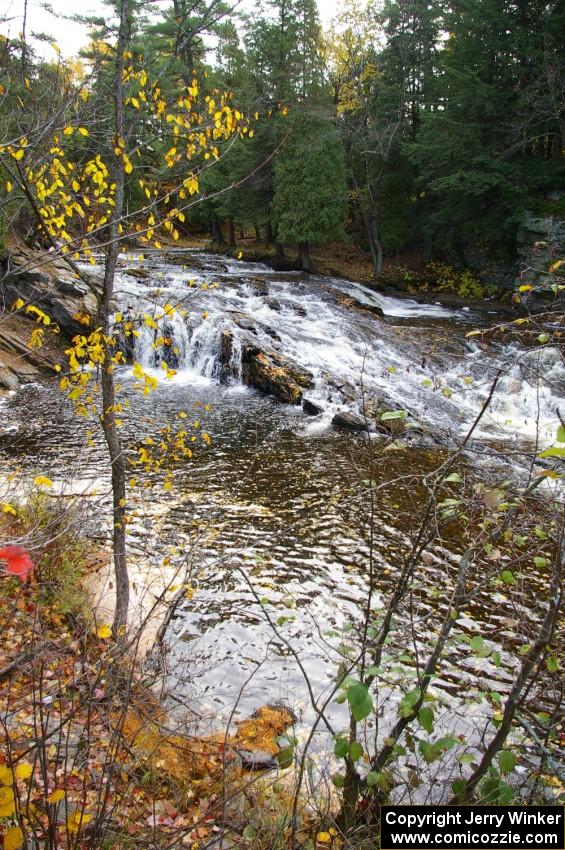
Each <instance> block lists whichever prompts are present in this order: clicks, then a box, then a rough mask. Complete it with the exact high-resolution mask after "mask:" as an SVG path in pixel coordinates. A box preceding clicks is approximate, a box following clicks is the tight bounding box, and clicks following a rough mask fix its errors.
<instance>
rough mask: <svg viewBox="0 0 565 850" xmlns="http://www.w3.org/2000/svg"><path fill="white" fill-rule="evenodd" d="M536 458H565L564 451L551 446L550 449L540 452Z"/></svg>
mask: <svg viewBox="0 0 565 850" xmlns="http://www.w3.org/2000/svg"><path fill="white" fill-rule="evenodd" d="M538 457H565V449H562V448H560V447H559V446H552V447H551V448H550V449H546V450H545V451H544V452H541V453H540V454H539V455H538Z"/></svg>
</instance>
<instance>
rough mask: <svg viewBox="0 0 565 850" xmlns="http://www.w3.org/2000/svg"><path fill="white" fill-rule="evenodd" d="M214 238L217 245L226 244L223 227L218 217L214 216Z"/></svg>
mask: <svg viewBox="0 0 565 850" xmlns="http://www.w3.org/2000/svg"><path fill="white" fill-rule="evenodd" d="M212 234H213V235H212V240H213V242H215V244H216V245H225V244H226V240H225V239H224V235H223V233H222V229H221V227H220V223H219V221H218V217H217V216H214V217H213V219H212Z"/></svg>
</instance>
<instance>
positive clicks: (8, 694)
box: [0, 490, 319, 850]
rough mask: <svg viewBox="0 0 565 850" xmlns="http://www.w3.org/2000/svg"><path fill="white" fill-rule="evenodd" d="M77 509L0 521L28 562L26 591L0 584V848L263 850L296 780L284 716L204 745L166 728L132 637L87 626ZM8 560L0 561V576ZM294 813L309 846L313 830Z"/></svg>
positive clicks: (184, 728) (88, 561) (90, 609)
mask: <svg viewBox="0 0 565 850" xmlns="http://www.w3.org/2000/svg"><path fill="white" fill-rule="evenodd" d="M80 510H81V508H80V506H79V505H76V506H75V507H73V509H72V510H69V506H68V505H67V504H65V505H61V504H60V503H59V502H58V501H57V500H53V499H49V498H48V497H47V496H46V495H45V494H44V493H42V492H41V491H39V490H38V491H37V492H36V493H35V495H34V496H33V498H31V499H28V501H27V503H26V504H25V506H18V505H15V506H13V513H9V514H7V513H0V537H1V538H3V539H4V540H6V539H7V540H10V539H12V540H15V541H16V540H18V541H22V542H24V546H23V547H21V551H26V552H28V553H29V557H30V559H31V561H32V563H33V569H32V571H31V572H30V573H29V575H28V577H27V579H26V580H25V581H20V579H18V578H16V577H10V576H9V574H8V575H6V574H4V575H2V577H1V578H0V581H1V582H2V593H1V594H0V629H1V630H2V634H3V636H4V640H3V641H2V645H1V646H0V683H1V684H2V689H1V690H2V695H1V697H0V718H1V721H2V733H0V740H1V742H2V747H1V750H2V753H3V755H2V757H0V784H1V786H2V787H1V793H2V796H1V798H0V804H1V808H0V832H1V831H3V835H4V847H5V848H12V850H19V848H20V847H22V846H25V845H26V843H27V842H29V841H34V842H38V843H41V844H44V846H53V847H55V846H57V847H67V848H71V847H76V846H83V844H84V843H89V845H90V846H94V847H102V846H107V847H123V846H125V845H127V843H128V842H133V841H136V840H140V841H143V842H145V841H147V840H149V839H150V840H151V845H152V846H153V847H155V848H160V847H163V848H166V847H168V846H170V842H171V841H174V842H175V846H187V847H192V848H199V847H205V846H206V847H208V846H210V844H209V843H210V842H211V841H214V840H215V839H216V838H218V837H220V840H221V841H223V840H224V839H225V840H226V841H229V846H236V845H240V844H241V845H242V846H249V845H248V840H249V839H250V837H252V836H253V837H254V838H257V841H255V842H254V846H255V847H257V848H265V850H266V848H270V847H271V846H272V843H271V838H272V836H273V835H274V834H275V832H276V831H277V830H278V828H279V826H280V823H279V822H278V821H277V820H276V818H275V817H273V815H272V807H273V806H277V807H280V808H281V810H282V809H284V810H285V811H286V817H289V816H290V810H291V796H290V795H291V792H292V785H293V781H292V774H293V771H292V770H291V771H288V770H286V771H284V772H283V774H284V776H286V777H287V779H286V780H284V779H283V777H282V776H281V775H280V771H279V769H278V762H277V755H278V754H279V752H280V749H281V747H280V743H279V739H280V736H282V735H284V734H285V733H287V730H288V729H289V727H290V726H291V725H292V724H293V722H294V717H293V715H292V713H291V712H290V711H288V710H286V709H284V708H282V707H276V706H271V707H269V706H264V707H261V708H260V709H258V710H257V711H256V712H255V713H254V715H253V717H250V718H248V719H247V720H245V721H243V722H240V723H238V724H234V725H233V727H232V728H229V727H228V728H226V729H225V730H224V731H222V732H221V733H218V734H216V735H212V736H208V737H205V736H202V735H198V734H195V730H196V729H197V722H198V719H197V718H196V717H193V719H192V720H191V719H190V717H188V718H185V720H184V721H183V722H182V723H180V724H178V723H177V722H175V721H174V719H173V718H172V717H171V716H170V715H168V713H167V711H166V710H165V708H164V706H163V704H162V703H161V700H160V698H159V693H160V692H161V690H162V687H163V670H162V669H160V668H159V667H158V666H157V667H155V666H150V665H149V666H148V664H147V663H146V662H145V663H144V662H143V659H142V658H141V655H140V652H139V640H138V638H139V633H138V631H137V630H136V629H134V628H131V629H130V630H129V631H128V634H127V638H126V639H125V640H124V639H122V641H120V642H119V643H114V641H113V640H112V635H111V628H110V626H109V625H108V623H107V622H105V621H104V620H101V619H100V618H99V616H97V614H99V612H97V610H96V607H95V600H94V599H93V598H92V596H91V594H90V590H89V586H90V582H89V579H90V576H91V575H92V572H93V571H94V570H95V569H96V566H97V564H98V562H99V561H100V559H104V558H105V557H106V553H104V552H103V551H100V550H98V549H96V548H93V545H92V543H91V542H88V541H87V540H86V539H85V538H83V536H82V533H81V531H80ZM75 511H76V512H75ZM13 551H14V550H11V549H9V548H6V547H5V548H4V549H3V550H1V552H0V558H2V559H4V560H5V561H6V564H7V569H8V571H10V570H11V565H12V561H13V558H12V552H13ZM15 557H16V555H15V554H14V558H15ZM11 558H12V560H11ZM250 770H251V772H250ZM257 770H259V771H260V772H259V773H257V772H256V771H257ZM265 770H266V771H267V772H266V773H265V772H264V771H265ZM273 770H274V771H275V773H274V775H273ZM281 779H282V780H283V784H282V785H281ZM277 783H278V784H277ZM302 809H303V806H302V805H301V806H300V809H299V811H300V828H301V830H302V834H303V836H305V835H306V834H307V835H308V836H309V837H310V840H314V841H315V836H316V834H317V832H318V831H319V827H318V823H317V821H316V818H315V817H313V815H312V813H311V812H310V813H309V814H306V813H303V812H302ZM305 830H306V832H305ZM260 832H262V833H263V835H260ZM49 842H51V843H49ZM214 846H215V845H214ZM219 846H224V844H223V843H222V844H219V845H218V847H219ZM226 846H227V845H226Z"/></svg>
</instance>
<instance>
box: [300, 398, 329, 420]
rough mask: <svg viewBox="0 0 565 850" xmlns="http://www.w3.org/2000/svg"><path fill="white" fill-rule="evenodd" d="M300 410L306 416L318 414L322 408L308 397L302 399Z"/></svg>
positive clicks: (321, 411)
mask: <svg viewBox="0 0 565 850" xmlns="http://www.w3.org/2000/svg"><path fill="white" fill-rule="evenodd" d="M302 410H303V411H304V413H306V414H307V415H308V416H319V414H320V413H323V412H324V408H323V407H320V405H319V404H316V403H315V402H313V401H310V399H309V398H303V399H302Z"/></svg>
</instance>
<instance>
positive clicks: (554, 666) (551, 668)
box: [545, 655, 559, 673]
mask: <svg viewBox="0 0 565 850" xmlns="http://www.w3.org/2000/svg"><path fill="white" fill-rule="evenodd" d="M545 666H546V667H547V669H548V672H549V673H557V671H558V670H559V661H558V660H557V658H555V656H554V655H550V656H549V658H547V659H546V662H545Z"/></svg>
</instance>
